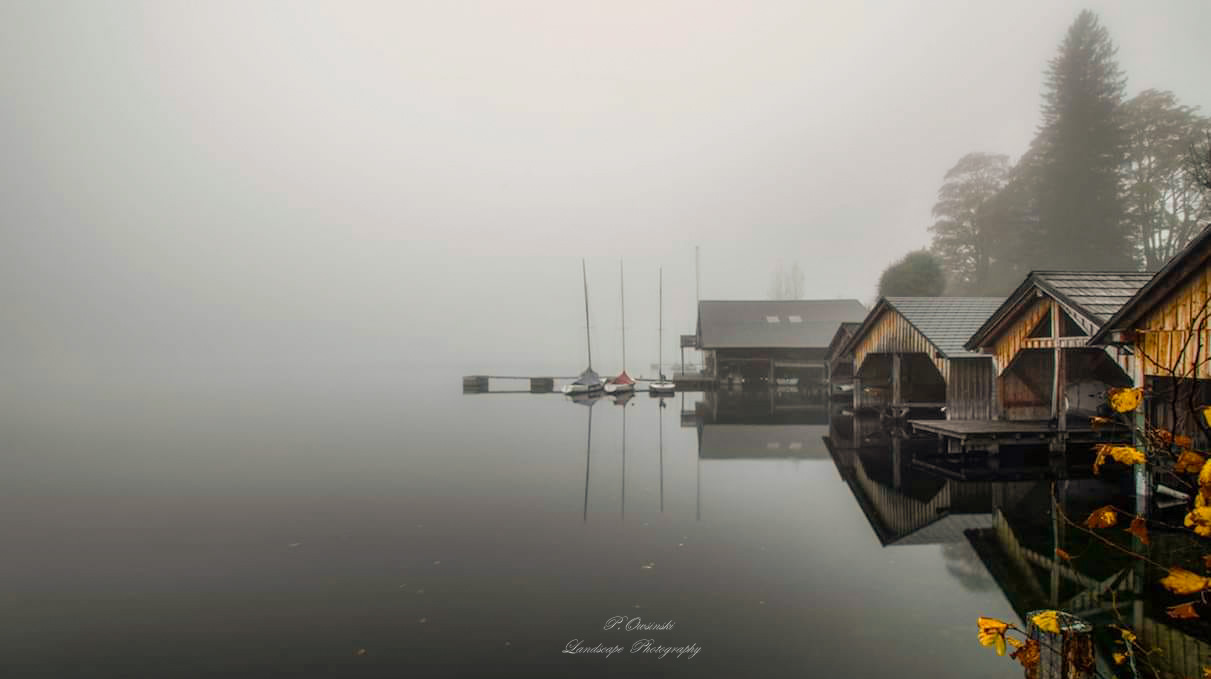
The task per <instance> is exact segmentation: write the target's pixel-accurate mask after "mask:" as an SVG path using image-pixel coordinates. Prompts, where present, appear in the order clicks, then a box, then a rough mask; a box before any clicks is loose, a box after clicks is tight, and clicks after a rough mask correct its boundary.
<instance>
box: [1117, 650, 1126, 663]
mask: <svg viewBox="0 0 1211 679" xmlns="http://www.w3.org/2000/svg"><path fill="white" fill-rule="evenodd" d="M1125 662H1127V654H1126V653H1118V652H1115V654H1114V664H1115V665H1122V664H1123V663H1125Z"/></svg>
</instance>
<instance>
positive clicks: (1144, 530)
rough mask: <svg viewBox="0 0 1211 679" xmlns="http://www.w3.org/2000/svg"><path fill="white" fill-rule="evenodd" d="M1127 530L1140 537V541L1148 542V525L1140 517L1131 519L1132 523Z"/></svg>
mask: <svg viewBox="0 0 1211 679" xmlns="http://www.w3.org/2000/svg"><path fill="white" fill-rule="evenodd" d="M1127 532H1128V533H1131V534H1132V535H1134V536H1135V537H1137V538H1139V539H1140V542H1142V543H1144V544H1145V545H1146V544H1148V525H1147V522H1145V521H1144V520H1143V519H1142V518H1140V517H1138V516H1137V517H1135V518H1134V519H1132V520H1131V525H1130V526H1128V527H1127Z"/></svg>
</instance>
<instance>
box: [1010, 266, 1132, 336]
mask: <svg viewBox="0 0 1211 679" xmlns="http://www.w3.org/2000/svg"><path fill="white" fill-rule="evenodd" d="M1030 275H1031V276H1032V277H1034V278H1036V279H1037V280H1038V282H1039V284H1040V286H1041V287H1043V288H1044V289H1047V290H1048V292H1052V293H1054V294H1055V296H1056V297H1057V298H1058V299H1059V300H1060V301H1061V302H1067V303H1068V304H1069V305H1071V306H1074V307H1076V308H1077V309H1079V310H1080V311H1081V312H1083V313H1084V314H1085V316H1087V317H1088V318H1089V320H1091V321H1093V322H1095V323H1097V324H1098V325H1101V324H1103V323H1105V322H1106V321H1107V320H1109V319H1110V317H1111V316H1113V315H1114V313H1115V312H1116V311H1118V310H1119V309H1120V308H1122V306H1123V305H1124V304H1126V303H1127V300H1129V299H1131V297H1132V295H1134V294H1135V293H1136V292H1138V291H1139V289H1140V288H1142V287H1144V285H1145V284H1146V283H1147V282H1148V281H1150V280H1152V274H1151V273H1149V272H1147V271H1034V272H1031V274H1030Z"/></svg>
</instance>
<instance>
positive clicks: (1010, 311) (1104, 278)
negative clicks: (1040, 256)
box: [967, 271, 1152, 348]
mask: <svg viewBox="0 0 1211 679" xmlns="http://www.w3.org/2000/svg"><path fill="white" fill-rule="evenodd" d="M1151 278H1152V274H1150V273H1148V272H1145V271H1031V272H1030V274H1029V275H1027V276H1026V279H1025V280H1023V281H1022V283H1021V284H1020V285H1018V287H1017V289H1016V290H1014V291H1013V293H1012V294H1010V295H1009V297H1008V299H1006V300H1005V303H1004V304H1002V305H1001V308H999V309H997V310H996V312H995V313H993V314H991V315H990V316H989V317H988V320H987V321H985V322H984V324H983V325H981V326H980V328H979V329H978V330H976V332H974V333H972V336H971V337H970V338H969V339H968V341H967V346H968V347H971V348H975V347H978V346H987V345H988V343H989V339H990V338H991V337H992V336H995V335H996V334H998V333H999V332H1000V330H999V328H1003V327H1004V322H1006V321H1008V320H1010V319H1012V318H1015V317H1016V316H1017V314H1018V313H1019V312H1020V311H1021V310H1022V309H1023V308H1025V307H1026V306H1027V305H1029V304H1031V303H1033V301H1034V299H1035V295H1036V292H1035V288H1036V287H1037V288H1038V289H1040V290H1042V291H1043V292H1045V293H1047V294H1048V295H1051V296H1052V297H1054V298H1055V299H1057V300H1059V301H1060V302H1061V303H1062V304H1065V305H1067V306H1068V307H1070V308H1072V309H1073V310H1074V311H1076V312H1078V313H1079V314H1080V315H1082V316H1084V317H1085V318H1086V319H1087V320H1088V321H1090V322H1092V323H1093V324H1094V325H1096V326H1100V325H1102V324H1103V323H1105V322H1106V319H1108V318H1110V317H1111V316H1113V315H1114V313H1115V312H1116V311H1118V310H1119V308H1121V307H1122V306H1123V304H1124V303H1126V302H1127V300H1129V299H1131V296H1132V295H1134V294H1135V293H1136V291H1138V290H1139V289H1140V288H1141V287H1143V286H1144V285H1145V284H1146V283H1147V282H1148V281H1149V280H1150V279H1151Z"/></svg>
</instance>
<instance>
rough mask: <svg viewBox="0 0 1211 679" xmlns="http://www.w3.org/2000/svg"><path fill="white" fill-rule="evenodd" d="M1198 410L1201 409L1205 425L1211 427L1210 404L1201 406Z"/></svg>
mask: <svg viewBox="0 0 1211 679" xmlns="http://www.w3.org/2000/svg"><path fill="white" fill-rule="evenodd" d="M1199 410H1201V411H1203V419H1204V420H1206V421H1207V426H1208V427H1211V406H1203V407H1201V408H1199Z"/></svg>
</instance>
